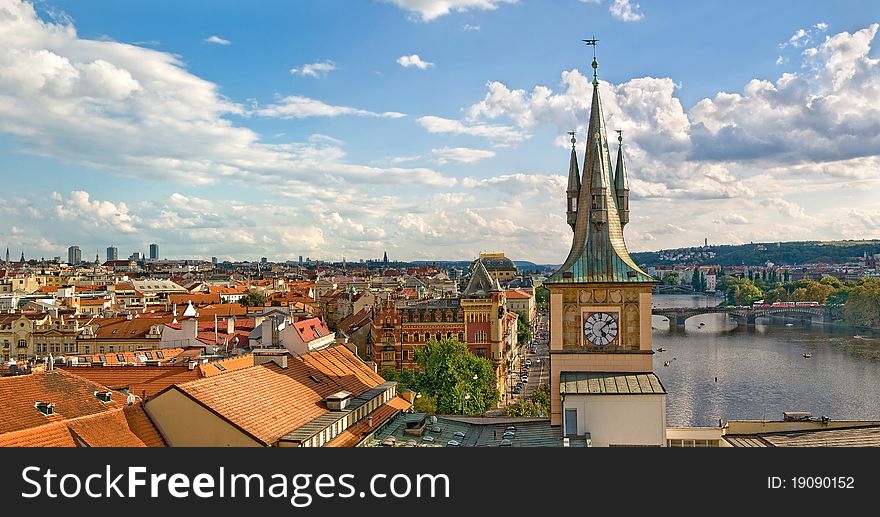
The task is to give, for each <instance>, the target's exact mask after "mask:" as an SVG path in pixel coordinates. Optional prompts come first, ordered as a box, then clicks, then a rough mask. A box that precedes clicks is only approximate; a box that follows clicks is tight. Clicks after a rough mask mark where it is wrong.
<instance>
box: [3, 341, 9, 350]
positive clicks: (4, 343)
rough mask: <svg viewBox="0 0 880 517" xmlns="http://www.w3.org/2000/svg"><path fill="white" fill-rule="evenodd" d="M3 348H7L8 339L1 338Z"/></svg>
mask: <svg viewBox="0 0 880 517" xmlns="http://www.w3.org/2000/svg"><path fill="white" fill-rule="evenodd" d="M3 348H9V340H8V339H4V340H3Z"/></svg>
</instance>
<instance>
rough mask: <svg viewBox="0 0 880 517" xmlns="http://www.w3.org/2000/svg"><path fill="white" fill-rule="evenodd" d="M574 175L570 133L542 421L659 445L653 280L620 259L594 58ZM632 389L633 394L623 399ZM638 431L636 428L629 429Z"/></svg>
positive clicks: (605, 441)
mask: <svg viewBox="0 0 880 517" xmlns="http://www.w3.org/2000/svg"><path fill="white" fill-rule="evenodd" d="M592 67H593V98H592V104H591V107H590V121H589V124H588V128H587V134H586V138H585V140H586V143H585V153H584V159H583V162H582V163H583V172H582V173H581V172H580V170H579V164H578V157H577V151H576V148H575V144H576V139H575V137H574V135H573V136H572V139H571V143H572V149H571V159H570V162H569V172H568V188H567V190H566V197H567V216H568V217H567V220H568V223H569V225H570V226H571V228H572V230H573V236H572V243H571V250H570V251H569V253H568V257H567V258H566V259H565V262H564V263H563V264H562V266H561V267H560V268H559V270H558V271H556V272H555V273H554V274H553V275H551V276H550V278H548V279H547V280H546V281H545V282H544V286H545V287H546V288H547V289H548V290H549V291H550V371H551V375H550V386H551V424H552V425H561V426H563V432H564V434H565V435H566V436H571V437H583V436H587V437H590V438H591V441H592V443H593V444H594V445H615V444H617V445H661V446H662V445H665V441H666V440H665V423H666V419H665V413H666V409H665V405H666V399H665V394H666V392H665V389H664V388H663V386H662V384H661V383H660V381H659V379H658V378H657V377H656V375H654V373H653V358H652V355H653V350H652V348H651V287H652V285H653V279H652V278H651V277H650V276H649V275H648V274H646V273H645V272H644V271H642V270H641V269H640V268H639V266H638V265H636V263H635V262H634V261H633V259H632V258H631V257H630V255H629V252H628V251H627V249H626V243H625V242H624V236H623V229H624V227H625V226H626V224H627V223H628V222H629V184H628V181H627V170H626V164H625V159H624V151H623V137H622V135H621V134H620V133H618V138H617V140H618V142H617V160H616V164H615V165H614V166H612V162H611V153H610V151H609V143H608V139H607V134H606V130H605V120H604V116H603V114H602V102H601V100H600V98H599V80H598V77H597V69H598V62H597V61H596V59H595V57H594V58H593V62H592ZM632 395H639V397H632ZM636 429H638V430H636Z"/></svg>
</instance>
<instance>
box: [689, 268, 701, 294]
mask: <svg viewBox="0 0 880 517" xmlns="http://www.w3.org/2000/svg"><path fill="white" fill-rule="evenodd" d="M691 287H693V289H694V292H695V293H699V292H700V270H699V269H694V274H693V276H692V277H691Z"/></svg>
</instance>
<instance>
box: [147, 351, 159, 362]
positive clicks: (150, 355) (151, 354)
mask: <svg viewBox="0 0 880 517" xmlns="http://www.w3.org/2000/svg"><path fill="white" fill-rule="evenodd" d="M144 355H145V356H147V359H149V360H150V361H152V360H153V353H152V352H145V353H144ZM157 355H158V352H157ZM160 359H162V358H161V357H160Z"/></svg>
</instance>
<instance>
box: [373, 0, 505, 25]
mask: <svg viewBox="0 0 880 517" xmlns="http://www.w3.org/2000/svg"><path fill="white" fill-rule="evenodd" d="M383 1H385V2H387V3H392V4H394V5H396V6H398V7H400V8H401V9H404V10H406V11H409V12H410V13H411V14H412V15H413V16H415V17H416V19H420V20H421V21H423V22H430V21H433V20H436V19H437V18H439V17H441V16H444V15H447V14H449V13H450V12H462V11H468V10H471V9H476V10H484V11H491V10H494V9H497V8H498V7H499V6H500V5H501V4H515V3H517V2H518V1H519V0H383Z"/></svg>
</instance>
